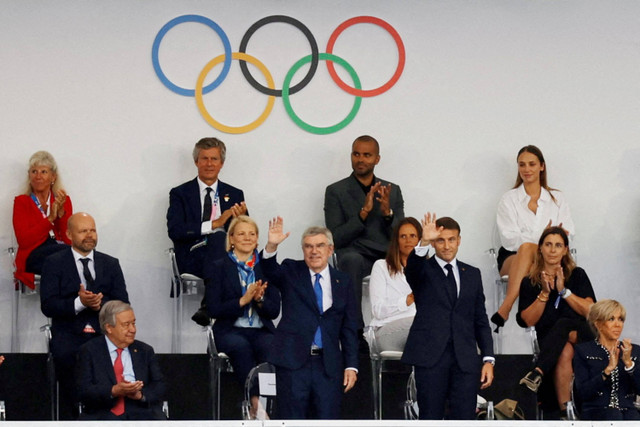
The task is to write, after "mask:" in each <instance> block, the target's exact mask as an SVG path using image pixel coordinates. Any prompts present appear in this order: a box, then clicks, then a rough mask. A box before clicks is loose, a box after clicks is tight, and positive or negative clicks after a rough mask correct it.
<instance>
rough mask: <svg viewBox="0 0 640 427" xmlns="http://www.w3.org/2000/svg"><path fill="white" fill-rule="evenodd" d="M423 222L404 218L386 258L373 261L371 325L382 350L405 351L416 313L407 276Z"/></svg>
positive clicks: (370, 286)
mask: <svg viewBox="0 0 640 427" xmlns="http://www.w3.org/2000/svg"><path fill="white" fill-rule="evenodd" d="M420 236H422V226H421V225H420V223H419V222H418V220H417V219H415V218H412V217H407V218H404V219H403V220H402V221H400V223H398V225H396V227H395V228H394V230H393V237H392V239H391V243H390V244H389V250H388V252H387V257H386V258H385V259H380V260H378V261H376V262H375V263H374V264H373V269H372V270H371V279H370V282H369V294H370V297H371V311H372V314H373V318H372V320H371V326H373V327H376V328H377V330H376V341H377V342H378V347H379V348H380V350H381V351H383V350H396V351H403V350H404V345H405V343H406V342H407V335H408V334H409V329H410V328H411V324H412V323H413V318H414V317H415V315H416V305H415V304H414V301H413V293H412V292H411V288H410V287H409V284H408V283H407V279H406V277H405V276H404V267H405V265H406V264H407V258H408V257H409V254H410V253H411V251H412V250H413V248H415V247H416V246H417V245H418V242H419V241H420Z"/></svg>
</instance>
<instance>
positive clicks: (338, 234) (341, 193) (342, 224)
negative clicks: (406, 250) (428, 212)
mask: <svg viewBox="0 0 640 427" xmlns="http://www.w3.org/2000/svg"><path fill="white" fill-rule="evenodd" d="M374 179H375V181H376V182H377V181H380V182H381V183H382V184H383V185H388V184H390V183H389V182H388V181H385V180H382V179H378V178H375V177H374ZM365 197H366V194H365V193H364V191H362V188H361V187H360V185H359V184H358V182H357V179H356V177H355V176H354V175H353V174H351V175H350V176H348V177H347V178H345V179H342V180H340V181H338V182H336V183H333V184H331V185H329V186H328V187H327V190H326V192H325V196H324V220H325V223H326V225H327V228H329V230H331V233H333V240H334V243H335V248H336V250H337V251H338V252H340V250H341V249H346V248H351V249H355V250H356V251H358V252H359V253H362V254H363V255H370V256H374V255H375V257H377V258H384V256H385V254H386V252H387V247H388V246H389V240H390V238H391V230H392V229H393V227H394V226H395V225H396V224H397V223H398V222H399V221H400V220H402V219H403V218H404V200H403V199H402V191H400V187H399V186H397V185H395V184H393V183H391V194H390V195H389V206H390V207H391V209H392V210H393V220H392V221H389V220H386V219H384V218H383V216H382V214H381V212H380V203H379V202H378V201H376V200H374V202H373V210H372V211H371V212H370V213H369V215H368V216H367V219H366V221H365V222H362V220H361V219H360V209H361V208H362V206H363V205H364V200H365Z"/></svg>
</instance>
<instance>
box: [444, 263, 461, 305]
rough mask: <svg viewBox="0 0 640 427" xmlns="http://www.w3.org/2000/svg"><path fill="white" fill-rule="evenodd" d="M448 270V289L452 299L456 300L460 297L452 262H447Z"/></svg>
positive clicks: (446, 267)
mask: <svg viewBox="0 0 640 427" xmlns="http://www.w3.org/2000/svg"><path fill="white" fill-rule="evenodd" d="M444 268H445V269H446V270H447V291H448V292H449V297H451V301H452V302H453V301H455V300H456V299H458V286H457V285H456V278H455V276H454V275H453V266H452V265H451V264H447V265H445V266H444Z"/></svg>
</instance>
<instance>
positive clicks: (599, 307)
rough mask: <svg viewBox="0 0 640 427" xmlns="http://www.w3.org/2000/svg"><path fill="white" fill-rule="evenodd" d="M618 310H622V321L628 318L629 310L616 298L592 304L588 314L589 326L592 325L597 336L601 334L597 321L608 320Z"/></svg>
mask: <svg viewBox="0 0 640 427" xmlns="http://www.w3.org/2000/svg"><path fill="white" fill-rule="evenodd" d="M616 310H620V316H621V317H622V321H624V320H625V319H626V318H627V310H625V309H624V306H623V305H622V304H620V303H619V302H618V301H616V300H613V299H603V300H602V301H598V302H597V303H595V304H593V305H592V306H591V308H590V309H589V314H588V315H587V321H588V322H589V326H591V329H592V330H593V333H594V334H595V335H596V337H598V336H600V332H599V331H598V328H597V327H596V323H602V322H604V321H606V320H607V319H608V318H610V317H611V316H613V313H615V312H616Z"/></svg>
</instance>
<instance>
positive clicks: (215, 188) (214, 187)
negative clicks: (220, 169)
mask: <svg viewBox="0 0 640 427" xmlns="http://www.w3.org/2000/svg"><path fill="white" fill-rule="evenodd" d="M197 179H198V187H200V193H206V191H205V189H206V188H207V187H211V189H212V190H213V193H214V194H215V192H216V191H218V180H217V179H216V182H214V183H213V184H211V185H207V184H205V183H204V181H202V180H201V179H200V177H198V178H197Z"/></svg>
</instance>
